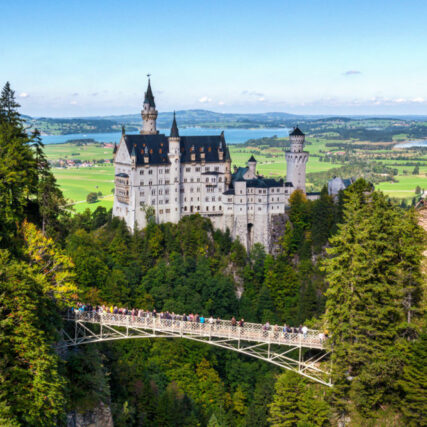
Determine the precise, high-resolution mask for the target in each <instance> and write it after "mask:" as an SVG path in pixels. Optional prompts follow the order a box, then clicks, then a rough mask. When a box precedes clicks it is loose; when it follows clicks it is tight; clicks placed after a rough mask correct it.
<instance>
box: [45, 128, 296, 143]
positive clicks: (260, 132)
mask: <svg viewBox="0 0 427 427" xmlns="http://www.w3.org/2000/svg"><path fill="white" fill-rule="evenodd" d="M159 132H160V133H164V134H165V135H169V132H170V129H159ZM221 132H222V129H207V128H182V129H180V130H179V133H180V135H182V136H191V135H219V134H220V133H221ZM133 133H135V132H133ZM224 135H225V140H226V142H227V143H228V144H239V143H242V142H246V141H247V140H248V139H255V138H264V137H271V136H274V135H277V136H278V137H287V136H288V135H289V129H283V128H280V129H224ZM120 137H121V133H120V132H117V133H74V134H69V135H45V136H42V140H43V143H44V144H61V143H64V142H67V141H68V140H69V139H81V138H92V139H94V140H95V141H97V142H119V140H120Z"/></svg>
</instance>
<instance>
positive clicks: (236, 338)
mask: <svg viewBox="0 0 427 427" xmlns="http://www.w3.org/2000/svg"><path fill="white" fill-rule="evenodd" d="M65 320H67V321H68V322H72V324H73V327H72V328H68V329H67V328H65V329H63V330H62V336H63V341H62V347H65V348H67V347H72V346H76V345H81V344H89V343H95V342H104V341H113V340H122V339H136V338H138V339H139V338H184V339H189V340H192V341H197V342H202V343H206V344H210V345H213V346H216V347H221V348H224V349H227V350H232V351H235V352H237V353H242V354H245V355H247V356H251V357H254V358H257V359H260V360H264V361H266V362H268V363H271V364H273V365H276V366H280V367H281V368H284V369H288V370H291V371H294V372H296V373H298V374H300V375H302V376H304V377H306V378H309V379H311V380H313V381H316V382H318V383H320V384H323V385H326V386H329V387H331V386H332V383H331V375H330V365H329V362H327V361H326V360H327V356H328V355H329V354H330V352H329V351H328V350H326V348H325V339H324V338H323V336H322V334H321V333H320V331H316V330H308V332H307V333H306V334H301V333H294V332H292V333H291V332H289V333H284V332H283V331H282V328H279V327H278V328H276V327H270V329H266V328H265V326H264V325H261V324H258V323H247V322H245V324H244V326H243V327H240V326H238V325H233V324H232V322H231V321H230V320H219V319H217V320H215V321H214V322H213V323H209V322H208V323H200V322H191V321H184V320H183V319H182V316H176V317H175V318H174V319H164V318H160V317H158V316H156V317H153V316H151V315H146V316H144V317H139V316H136V315H131V314H128V315H123V314H111V313H105V312H103V313H98V312H95V311H92V312H87V311H74V312H69V313H67V315H66V317H65Z"/></svg>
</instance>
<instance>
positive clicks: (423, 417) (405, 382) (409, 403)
mask: <svg viewBox="0 0 427 427" xmlns="http://www.w3.org/2000/svg"><path fill="white" fill-rule="evenodd" d="M399 386H400V387H401V389H402V390H403V392H404V397H403V402H402V404H401V405H400V409H401V411H402V412H403V414H404V416H405V418H406V420H407V421H408V423H409V425H410V426H427V332H426V330H425V329H424V331H423V333H422V334H421V335H420V337H419V338H418V339H417V340H415V341H414V342H413V343H411V345H410V347H409V354H408V363H407V365H406V366H405V367H404V372H403V376H402V378H401V379H400V381H399Z"/></svg>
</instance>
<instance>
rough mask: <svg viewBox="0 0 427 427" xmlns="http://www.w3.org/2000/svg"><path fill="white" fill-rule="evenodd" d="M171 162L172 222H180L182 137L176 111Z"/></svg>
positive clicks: (170, 138)
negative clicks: (173, 204) (173, 203)
mask: <svg viewBox="0 0 427 427" xmlns="http://www.w3.org/2000/svg"><path fill="white" fill-rule="evenodd" d="M168 139H169V153H168V156H169V161H170V163H171V165H170V183H171V190H172V191H171V195H170V197H171V200H174V199H175V207H174V208H172V209H171V216H170V220H171V221H172V222H178V221H179V219H180V218H181V195H180V182H181V150H180V141H181V139H180V137H179V131H178V125H177V124H176V117H175V111H174V112H173V122H172V127H171V133H170V136H169V138H168Z"/></svg>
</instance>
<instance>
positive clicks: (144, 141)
mask: <svg viewBox="0 0 427 427" xmlns="http://www.w3.org/2000/svg"><path fill="white" fill-rule="evenodd" d="M123 138H124V141H125V144H126V147H127V149H128V152H129V154H130V155H133V154H134V155H135V157H136V164H137V165H144V164H145V163H144V152H147V154H148V158H149V163H148V164H150V165H166V164H170V162H169V156H168V152H169V139H168V138H167V137H166V135H164V134H156V135H140V134H137V135H124V136H123ZM220 146H222V147H223V149H224V147H225V148H226V149H227V147H226V145H225V141H224V140H223V139H222V137H221V135H202V136H181V137H180V151H181V163H193V160H191V154H192V153H194V154H195V157H196V158H195V160H194V161H195V162H201V161H205V162H206V163H213V162H221V161H223V162H224V161H225V158H224V157H225V156H224V157H223V160H220V159H219V152H220ZM202 153H204V156H205V157H204V159H202Z"/></svg>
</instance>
